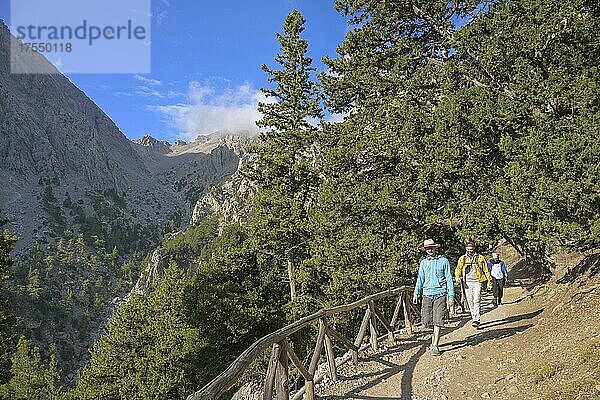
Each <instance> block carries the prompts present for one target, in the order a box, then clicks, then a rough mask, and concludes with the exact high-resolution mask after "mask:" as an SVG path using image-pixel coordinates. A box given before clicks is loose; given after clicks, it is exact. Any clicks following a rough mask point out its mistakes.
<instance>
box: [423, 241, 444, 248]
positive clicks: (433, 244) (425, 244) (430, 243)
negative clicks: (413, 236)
mask: <svg viewBox="0 0 600 400" xmlns="http://www.w3.org/2000/svg"><path fill="white" fill-rule="evenodd" d="M429 247H436V248H437V247H440V245H439V244H437V243H436V242H435V240H433V239H426V240H425V241H424V242H423V250H425V249H427V248H429Z"/></svg>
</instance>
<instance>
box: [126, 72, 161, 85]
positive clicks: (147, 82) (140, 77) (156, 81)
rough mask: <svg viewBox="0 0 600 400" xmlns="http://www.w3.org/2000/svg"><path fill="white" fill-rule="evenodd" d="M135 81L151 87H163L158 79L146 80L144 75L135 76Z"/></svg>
mask: <svg viewBox="0 0 600 400" xmlns="http://www.w3.org/2000/svg"><path fill="white" fill-rule="evenodd" d="M133 77H134V78H135V79H137V80H138V81H140V82H144V83H145V84H147V85H150V86H161V85H162V82H161V81H159V80H158V79H152V78H146V77H145V76H142V75H134V76H133Z"/></svg>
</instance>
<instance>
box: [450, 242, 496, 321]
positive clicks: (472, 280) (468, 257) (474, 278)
mask: <svg viewBox="0 0 600 400" xmlns="http://www.w3.org/2000/svg"><path fill="white" fill-rule="evenodd" d="M465 250H466V252H465V254H463V255H462V256H460V258H459V259H458V264H457V265H456V270H455V272H454V274H455V276H456V282H457V283H460V284H461V285H462V286H463V288H464V293H465V296H466V297H467V303H468V304H469V309H470V310H471V319H472V321H471V323H472V325H473V327H474V328H479V325H480V324H481V323H480V322H479V320H480V319H481V315H480V303H481V289H482V286H483V285H487V289H488V290H489V289H491V288H492V276H491V275H490V270H489V269H488V266H487V261H486V259H485V257H484V256H482V255H481V254H477V247H476V245H475V242H474V241H473V240H467V241H465Z"/></svg>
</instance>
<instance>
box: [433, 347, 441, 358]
mask: <svg viewBox="0 0 600 400" xmlns="http://www.w3.org/2000/svg"><path fill="white" fill-rule="evenodd" d="M440 354H442V352H441V351H440V349H439V347H437V346H433V347H432V348H431V355H432V356H439V355H440Z"/></svg>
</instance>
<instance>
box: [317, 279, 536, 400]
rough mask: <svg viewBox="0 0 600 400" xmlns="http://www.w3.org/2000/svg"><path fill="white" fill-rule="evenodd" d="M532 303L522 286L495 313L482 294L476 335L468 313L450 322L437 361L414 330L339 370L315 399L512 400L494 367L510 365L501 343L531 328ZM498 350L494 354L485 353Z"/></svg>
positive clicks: (514, 390)
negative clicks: (452, 380) (336, 379)
mask: <svg viewBox="0 0 600 400" xmlns="http://www.w3.org/2000/svg"><path fill="white" fill-rule="evenodd" d="M530 298H531V296H530V295H529V294H528V292H527V291H526V290H525V289H524V288H523V287H521V286H511V287H507V288H506V290H505V299H504V304H502V305H501V306H499V307H497V308H494V307H493V306H492V304H491V295H490V294H487V293H486V294H484V295H483V298H482V318H481V322H482V325H481V327H480V329H475V328H473V327H472V326H471V325H470V318H469V315H468V314H466V313H465V314H460V315H457V316H455V317H453V318H451V319H450V321H449V323H448V324H447V327H446V328H445V329H444V330H443V331H442V333H443V336H442V339H441V341H440V350H441V351H442V355H441V356H438V357H434V356H432V355H431V354H430V344H431V334H430V331H429V330H423V329H421V330H419V328H417V332H416V333H415V334H413V335H410V336H408V335H400V336H399V337H398V338H397V340H396V343H394V344H392V343H383V349H382V350H380V351H379V352H378V353H376V354H367V355H365V356H364V358H363V359H362V360H361V363H360V365H359V366H352V365H345V366H343V367H342V368H341V370H340V372H339V374H340V381H339V382H337V383H335V384H333V383H332V382H329V383H325V385H323V386H322V387H321V389H320V390H321V391H320V393H319V396H320V397H321V398H327V399H412V400H425V399H427V400H435V399H453V398H469V397H470V396H468V395H469V394H473V396H474V397H471V398H492V397H493V398H506V399H509V398H515V396H516V395H517V394H518V392H519V389H518V387H517V386H516V385H513V382H512V381H513V379H514V374H513V375H512V376H511V374H510V373H505V372H500V371H499V370H498V368H497V365H498V361H501V362H502V364H503V365H504V364H506V365H510V363H511V355H510V351H511V347H510V345H505V344H503V342H504V341H506V339H507V338H509V337H511V336H513V335H519V334H521V333H523V332H524V331H526V330H527V329H529V328H531V327H532V326H534V324H535V320H536V317H537V316H538V315H539V314H540V312H541V309H539V308H536V305H534V304H532V303H531V302H530V301H528V300H529V299H530ZM496 346H497V347H498V351H491V350H489V349H488V347H493V348H495V347H496ZM484 347H485V348H484ZM500 358H501V360H500ZM456 371H459V376H461V375H462V376H468V377H469V378H468V379H465V380H464V381H463V382H461V381H457V382H455V384H452V385H448V375H449V373H455V372H456ZM480 378H481V379H480ZM484 378H485V379H484ZM490 381H491V382H492V384H491V385H490V383H489V382H490ZM449 386H450V387H449Z"/></svg>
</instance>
